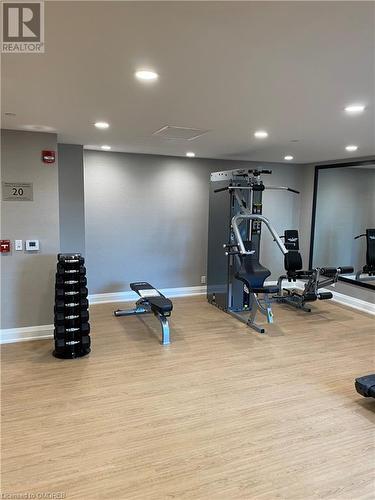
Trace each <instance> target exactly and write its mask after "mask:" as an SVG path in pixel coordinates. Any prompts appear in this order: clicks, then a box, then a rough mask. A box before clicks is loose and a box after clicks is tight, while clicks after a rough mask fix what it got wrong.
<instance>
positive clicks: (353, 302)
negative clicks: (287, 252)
mask: <svg viewBox="0 0 375 500" xmlns="http://www.w3.org/2000/svg"><path fill="white" fill-rule="evenodd" d="M266 284H267V285H269V286H275V285H276V284H277V282H276V281H267V282H266ZM303 286H304V283H303V281H296V282H295V283H288V282H285V283H284V287H285V288H299V289H302V288H303ZM321 290H322V291H325V292H332V294H333V298H332V300H333V301H334V302H337V303H339V304H342V305H344V306H347V307H351V308H353V309H357V310H358V311H362V312H366V313H368V314H374V315H375V304H371V303H370V302H366V301H365V300H361V299H356V298H354V297H350V296H349V295H344V294H343V293H339V292H335V291H334V290H332V289H329V290H328V289H321ZM160 291H161V293H163V294H164V295H166V296H167V297H171V298H175V297H189V296H192V295H204V294H205V293H206V291H207V288H206V286H191V287H182V288H166V289H163V290H160ZM137 298H138V295H137V294H136V293H135V292H133V291H129V292H117V293H101V294H95V295H90V296H89V300H90V304H91V305H94V304H107V303H110V302H130V301H134V300H137ZM50 338H53V325H41V326H26V327H23V328H8V329H3V330H0V344H10V343H12V342H24V341H26V340H41V339H50Z"/></svg>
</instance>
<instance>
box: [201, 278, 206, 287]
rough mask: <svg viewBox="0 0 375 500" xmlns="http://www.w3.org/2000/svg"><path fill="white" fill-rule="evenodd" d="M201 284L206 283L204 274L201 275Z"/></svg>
mask: <svg viewBox="0 0 375 500" xmlns="http://www.w3.org/2000/svg"><path fill="white" fill-rule="evenodd" d="M201 284H202V285H205V284H206V276H201Z"/></svg>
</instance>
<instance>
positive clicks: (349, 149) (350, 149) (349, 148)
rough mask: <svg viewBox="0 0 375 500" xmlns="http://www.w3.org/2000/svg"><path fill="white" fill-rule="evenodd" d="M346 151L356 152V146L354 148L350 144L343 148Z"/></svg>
mask: <svg viewBox="0 0 375 500" xmlns="http://www.w3.org/2000/svg"><path fill="white" fill-rule="evenodd" d="M345 149H346V150H347V151H357V149H358V146H355V145H354V144H350V145H349V146H346V148H345Z"/></svg>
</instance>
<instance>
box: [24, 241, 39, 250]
mask: <svg viewBox="0 0 375 500" xmlns="http://www.w3.org/2000/svg"><path fill="white" fill-rule="evenodd" d="M25 250H26V251H27V252H36V251H38V250H39V240H26V246H25Z"/></svg>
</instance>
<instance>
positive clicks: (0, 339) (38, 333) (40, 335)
mask: <svg viewBox="0 0 375 500" xmlns="http://www.w3.org/2000/svg"><path fill="white" fill-rule="evenodd" d="M52 337H53V325H41V326H25V327H23V328H7V329H2V330H0V344H11V343H12V342H24V341H25V340H41V339H50V338H52Z"/></svg>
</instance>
